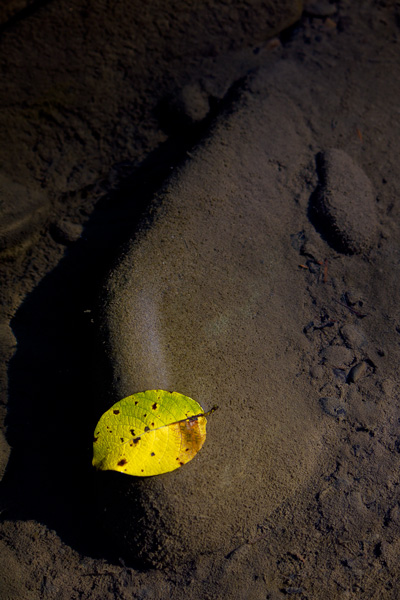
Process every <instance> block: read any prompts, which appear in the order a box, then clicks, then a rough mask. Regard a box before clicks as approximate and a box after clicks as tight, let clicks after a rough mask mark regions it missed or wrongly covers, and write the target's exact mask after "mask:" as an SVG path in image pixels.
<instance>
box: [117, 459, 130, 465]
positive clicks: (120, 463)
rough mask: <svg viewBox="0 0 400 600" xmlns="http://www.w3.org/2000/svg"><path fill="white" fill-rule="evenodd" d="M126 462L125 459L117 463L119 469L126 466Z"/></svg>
mask: <svg viewBox="0 0 400 600" xmlns="http://www.w3.org/2000/svg"><path fill="white" fill-rule="evenodd" d="M127 462H128V461H127V460H126V458H121V460H120V461H119V462H118V463H117V464H118V466H119V467H123V466H124V465H126V463H127Z"/></svg>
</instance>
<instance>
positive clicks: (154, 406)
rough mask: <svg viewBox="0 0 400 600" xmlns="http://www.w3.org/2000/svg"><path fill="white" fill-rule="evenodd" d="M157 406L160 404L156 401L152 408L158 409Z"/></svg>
mask: <svg viewBox="0 0 400 600" xmlns="http://www.w3.org/2000/svg"><path fill="white" fill-rule="evenodd" d="M157 406H158V404H157V402H154V404H153V406H152V407H151V408H152V409H153V410H156V409H157Z"/></svg>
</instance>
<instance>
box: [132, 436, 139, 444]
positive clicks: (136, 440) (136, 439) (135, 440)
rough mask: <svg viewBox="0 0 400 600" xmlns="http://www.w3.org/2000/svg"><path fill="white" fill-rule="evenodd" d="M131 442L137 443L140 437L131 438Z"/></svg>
mask: <svg viewBox="0 0 400 600" xmlns="http://www.w3.org/2000/svg"><path fill="white" fill-rule="evenodd" d="M132 442H133V443H134V444H138V443H139V442H140V437H137V438H135V439H134V440H132Z"/></svg>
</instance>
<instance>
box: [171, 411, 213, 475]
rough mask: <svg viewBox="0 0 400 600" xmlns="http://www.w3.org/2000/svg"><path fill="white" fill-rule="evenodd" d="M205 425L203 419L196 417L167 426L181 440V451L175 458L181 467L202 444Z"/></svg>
mask: <svg viewBox="0 0 400 600" xmlns="http://www.w3.org/2000/svg"><path fill="white" fill-rule="evenodd" d="M206 423H207V420H206V418H205V417H203V416H196V417H189V418H188V419H185V420H183V421H178V422H177V423H171V425H169V427H170V428H171V429H172V430H173V431H174V433H175V435H177V436H178V437H179V438H180V439H181V450H180V452H179V456H178V457H177V458H176V460H178V461H179V464H180V465H181V466H182V464H185V463H187V462H189V461H190V460H191V459H192V458H193V457H194V456H196V454H197V452H198V451H199V450H200V448H201V447H202V445H203V444H204V441H205V439H206ZM183 461H184V462H183Z"/></svg>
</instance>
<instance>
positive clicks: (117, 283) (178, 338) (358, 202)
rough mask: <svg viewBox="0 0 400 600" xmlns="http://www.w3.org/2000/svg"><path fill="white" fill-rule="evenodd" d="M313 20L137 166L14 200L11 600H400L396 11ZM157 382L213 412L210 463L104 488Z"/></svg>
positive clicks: (261, 48)
mask: <svg viewBox="0 0 400 600" xmlns="http://www.w3.org/2000/svg"><path fill="white" fill-rule="evenodd" d="M305 9H306V10H305V12H304V13H303V15H302V18H301V20H300V21H298V22H297V24H296V26H295V27H294V28H293V29H291V30H285V31H284V33H283V34H282V35H281V37H280V38H275V39H274V40H272V41H269V42H265V43H264V44H263V45H260V44H258V45H254V46H253V47H251V48H250V46H249V45H247V46H246V45H244V46H243V48H239V49H237V48H235V49H233V50H232V51H231V54H229V52H228V51H226V54H223V53H221V56H220V57H217V58H215V60H214V79H213V77H212V76H211V74H210V73H212V68H211V67H210V65H209V64H208V63H207V65H206V66H204V64H203V67H202V68H203V69H204V70H203V72H202V75H201V77H202V78H199V77H198V78H196V76H195V75H194V74H191V79H190V81H189V80H187V81H189V83H188V84H187V85H186V87H185V88H184V91H183V92H182V93H181V95H180V96H179V94H178V96H179V101H178V100H176V98H177V97H178V96H174V99H172V100H171V97H170V96H168V98H166V99H165V103H164V104H162V108H161V109H160V110H161V112H159V113H158V118H159V119H160V126H159V129H158V130H157V127H156V126H154V124H153V123H152V125H151V127H154V132H156V133H154V134H153V130H152V129H151V127H150V125H149V128H148V130H146V125H145V123H144V124H142V125H141V126H142V127H143V131H147V134H146V135H148V139H149V140H150V137H151V140H150V141H149V142H148V144H147V146H146V145H144V146H143V148H142V150H141V151H140V152H142V153H143V157H141V155H140V152H139V151H138V150H137V149H136V156H137V158H136V162H135V161H134V160H132V158H131V155H132V152H131V154H130V158H129V161H128V160H127V162H126V163H125V164H124V165H122V166H121V164H119V166H118V168H117V167H115V168H114V169H112V170H111V171H109V173H108V175H107V176H106V177H104V176H103V174H102V173H100V171H99V170H98V168H97V167H96V166H95V162H93V161H92V162H90V169H92V170H93V173H95V174H96V173H97V174H98V179H97V181H95V183H94V184H93V185H91V186H90V187H88V186H87V185H86V184H85V185H84V186H82V189H80V190H79V189H78V188H79V181H83V179H81V180H80V176H79V175H77V182H78V183H77V184H76V185H77V186H78V187H77V189H76V190H75V191H74V192H73V193H71V194H69V195H64V197H63V199H62V200H60V198H59V197H58V199H57V200H55V199H54V198H55V190H57V189H59V191H60V190H64V192H65V191H66V188H67V187H68V186H66V184H65V181H64V180H63V179H62V177H61V175H60V178H59V179H57V177H56V178H55V179H51V184H50V183H47V185H48V186H49V187H51V186H53V188H52V190H53V194H54V196H53V195H51V194H50V195H49V197H46V200H43V197H42V195H41V192H40V191H39V190H40V189H43V186H42V188H40V185H39V186H37V187H35V186H34V185H32V186H30V185H28V184H26V188H27V189H28V190H29V195H28V197H26V198H25V196H24V188H23V186H22V184H21V183H18V185H17V184H15V185H13V186H10V185H8V183H7V177H5V179H4V184H3V183H1V182H0V187H1V186H2V187H1V189H4V192H3V193H4V194H5V197H6V195H7V194H9V196H10V197H11V196H12V195H14V196H15V197H19V198H23V199H25V200H24V202H25V204H24V206H22V204H19V205H18V206H20V207H21V206H22V208H20V209H19V212H18V211H15V212H14V214H13V213H12V211H8V213H7V214H6V211H5V215H6V219H5V221H3V223H5V225H3V230H2V231H3V232H5V233H4V234H3V237H2V240H3V239H4V240H5V241H4V249H3V257H4V260H3V266H2V279H3V282H4V287H3V290H6V291H3V292H2V295H3V306H4V316H3V320H2V325H1V335H2V341H3V343H2V346H3V350H2V351H3V354H4V360H5V364H6V365H7V368H6V369H5V370H4V371H3V372H2V373H1V380H2V382H4V384H5V385H7V386H8V387H7V390H6V393H5V396H4V404H3V407H2V410H3V417H6V419H5V426H4V428H3V431H4V433H2V438H0V440H1V444H0V459H1V461H2V463H1V464H2V471H3V473H4V472H5V474H4V476H3V480H2V483H1V486H2V487H1V510H2V512H1V523H0V530H1V541H0V544H1V553H0V573H1V576H2V583H1V585H2V587H1V588H0V589H1V590H2V594H3V596H4V597H5V598H13V599H14V598H27V599H31V598H32V599H36V598H46V599H47V598H49V599H50V598H66V599H67V598H88V599H95V598H99V599H100V598H110V599H111V598H121V599H124V598H153V599H158V598H159V599H163V598H166V597H170V598H173V599H177V600H179V599H181V598H182V599H183V598H189V599H193V600H195V599H197V598H210V599H211V598H212V599H214V598H221V599H222V598H246V599H247V598H249V599H257V600H258V599H267V598H268V599H270V600H277V599H280V598H282V599H283V598H286V597H288V596H293V597H295V598H300V599H302V600H305V599H307V598H321V597H323V596H324V595H325V596H327V597H330V598H349V599H351V598H371V599H372V598H393V599H395V598H397V597H398V594H397V588H398V582H399V576H400V569H399V566H398V555H399V551H400V548H399V539H400V537H399V533H400V532H399V528H400V496H399V491H398V482H399V477H398V472H399V464H400V429H399V428H400V425H399V423H400V403H399V390H400V388H399V383H400V380H399V374H398V364H399V360H398V359H399V331H400V311H399V308H398V300H397V299H398V297H399V285H400V284H399V240H400V231H399V227H400V213H399V205H398V200H397V198H398V191H399V190H398V188H399V184H398V179H397V177H396V175H397V172H398V166H397V162H398V161H397V156H398V153H399V149H400V148H399V146H400V136H399V129H400V128H399V124H398V112H399V108H398V98H399V97H400V70H399V66H400V57H399V52H398V44H399V41H400V30H399V19H400V15H399V12H398V10H399V9H398V7H397V6H396V5H395V4H393V3H389V2H387V3H382V2H380V3H374V2H372V1H371V2H368V3H363V7H362V8H361V7H359V6H354V4H353V3H350V2H340V3H339V2H338V3H334V4H330V3H325V2H320V3H313V4H308V5H306V7H305ZM246 43H247V44H248V42H246ZM206 62H207V61H206ZM226 64H229V65H230V67H229V68H228V67H226V68H225V67H224V65H226ZM210 69H211V71H210ZM227 72H229V73H230V76H231V78H230V81H229V82H228V83H227V76H226V73H227ZM211 80H213V81H214V83H213V86H214V88H213V89H214V90H215V89H216V88H217V87H218V85H219V86H220V87H221V88H222V89H223V90H224V94H222V97H221V98H220V99H219V100H218V102H217V101H216V96H215V95H213V94H211V93H210V92H205V91H204V90H205V89H206V87H207V86H206V85H205V83H204V82H205V81H208V82H209V83H208V85H211V83H210V81H211ZM228 80H229V77H228ZM217 84H218V85H217ZM181 89H183V88H181ZM211 97H212V98H213V99H214V100H213V102H214V105H213V102H210V98H211ZM205 98H206V99H207V102H208V104H207V107H206V108H204V100H205ZM211 105H213V106H212V107H211V108H210V106H211ZM136 118H137V117H136ZM166 121H167V125H166ZM161 127H163V129H162V128H161ZM127 135H128V134H127ZM128 137H129V136H128ZM152 144H153V146H152ZM131 150H132V148H131ZM121 154H123V149H122V150H121ZM128 154H129V153H128V152H127V155H128ZM139 157H140V158H139ZM111 162H112V160H111ZM136 163H137V164H136ZM21 168H22V167H21ZM23 168H25V169H28V170H29V165H28V166H27V165H26V164H25V166H24V167H23ZM83 171H84V169H83ZM63 176H64V175H63ZM8 177H10V171H9V172H8ZM14 181H15V177H14ZM57 186H59V187H58V188H57ZM83 190H84V191H83ZM21 202H23V201H22V200H21ZM6 206H10V204H8V205H6ZM24 215H32V216H31V217H29V219H26V220H25V221H24ZM46 215H47V216H46ZM10 223H11V225H10ZM13 223H14V225H12V224H13ZM26 223H28V225H29V226H28V225H26ZM152 388H163V389H171V390H177V391H179V392H181V393H184V394H187V395H189V396H192V397H193V398H195V399H196V400H198V401H199V402H200V403H201V405H202V406H203V407H204V408H205V409H209V408H211V406H212V405H213V404H218V405H219V409H218V411H216V413H214V414H213V415H212V416H211V417H210V419H209V422H208V425H207V440H206V443H205V445H204V448H203V449H202V450H201V452H200V453H199V454H198V456H196V458H195V459H194V460H193V461H191V462H190V463H188V464H187V465H185V466H184V467H182V468H181V469H178V470H177V471H174V472H172V473H169V474H166V475H162V476H159V477H154V478H149V479H143V480H140V479H136V478H130V477H127V476H123V475H121V474H118V473H111V472H109V473H95V472H93V470H92V468H91V464H90V463H91V442H92V435H93V429H94V426H95V424H96V422H97V420H98V418H99V416H100V415H101V414H102V412H103V411H104V410H106V409H107V408H108V407H109V406H111V404H112V403H113V402H115V401H117V400H118V399H120V398H122V397H123V396H126V395H129V394H131V393H134V392H136V391H141V390H144V389H152ZM7 398H8V404H7V406H6V399H7ZM10 449H11V451H10ZM3 590H4V591H3Z"/></svg>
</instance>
